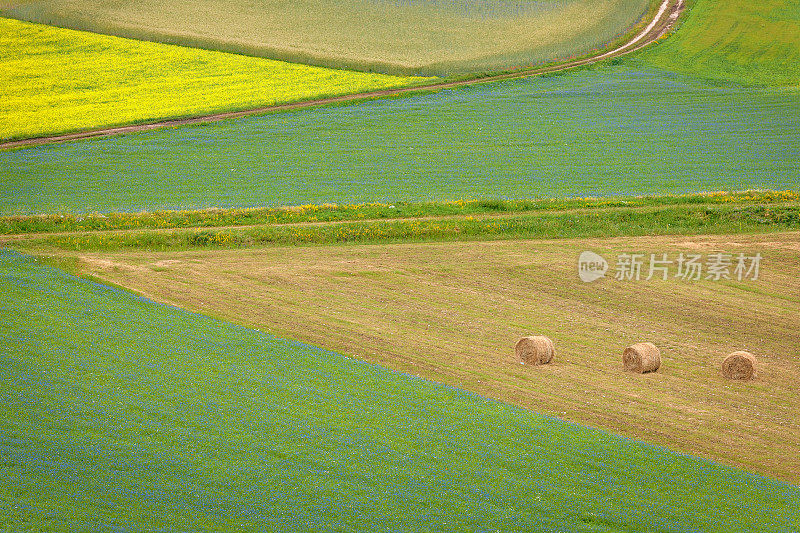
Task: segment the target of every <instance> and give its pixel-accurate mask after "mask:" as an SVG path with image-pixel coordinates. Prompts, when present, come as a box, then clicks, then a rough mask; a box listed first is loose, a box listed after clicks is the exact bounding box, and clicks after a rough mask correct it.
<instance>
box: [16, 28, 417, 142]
mask: <svg viewBox="0 0 800 533" xmlns="http://www.w3.org/2000/svg"><path fill="white" fill-rule="evenodd" d="M0 79H2V80H3V84H2V85H0V139H13V138H18V137H31V136H42V135H47V134H55V133H64V132H68V131H73V130H79V129H94V128H101V127H108V126H118V125H122V124H129V123H136V122H146V121H153V120H157V119H164V118H171V117H181V116H191V115H199V114H208V113H211V112H217V111H229V110H235V109H247V108H252V107H259V106H266V105H271V104H276V103H285V102H292V101H297V100H307V99H310V98H318V97H322V96H332V95H339V94H348V93H356V92H363V91H367V90H375V89H384V88H389V87H397V86H402V85H408V84H411V83H417V82H420V81H424V80H420V79H418V78H400V77H393V76H385V75H381V74H366V73H359V72H346V71H339V70H331V69H323V68H318V67H307V66H303V65H295V64H289V63H284V62H280V61H272V60H268V59H261V58H252V57H244V56H240V55H235V54H224V53H220V52H211V51H205V50H196V49H191V48H184V47H179V46H169V45H164V44H156V43H148V42H140V41H134V40H131V39H121V38H118V37H109V36H105V35H96V34H93V33H88V32H78V31H73V30H66V29H61V28H53V27H51V26H44V25H40V24H29V23H23V22H18V21H16V20H9V19H0Z"/></svg>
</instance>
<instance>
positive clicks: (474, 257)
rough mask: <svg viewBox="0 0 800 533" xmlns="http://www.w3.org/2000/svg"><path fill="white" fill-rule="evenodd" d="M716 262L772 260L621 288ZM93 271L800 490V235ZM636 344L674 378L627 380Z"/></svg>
mask: <svg viewBox="0 0 800 533" xmlns="http://www.w3.org/2000/svg"><path fill="white" fill-rule="evenodd" d="M583 250H593V251H595V252H597V253H600V254H602V255H603V256H604V257H606V258H607V259H608V260H609V262H610V263H611V264H612V267H611V270H610V271H609V273H608V277H607V279H605V280H601V281H597V282H594V283H591V284H587V283H584V282H582V281H581V280H580V279H579V278H578V275H577V260H578V255H579V254H580V252H581V251H583ZM714 251H720V252H725V253H731V254H738V253H740V252H744V253H745V254H747V255H753V254H755V253H760V254H761V255H762V256H763V260H762V264H761V271H760V274H759V277H758V279H757V280H752V279H744V280H743V281H741V282H739V281H735V280H734V281H727V280H720V281H714V280H701V281H686V280H680V279H674V278H670V279H668V280H666V281H663V280H657V279H652V280H650V281H645V280H644V279H642V280H640V281H635V280H625V281H620V280H616V279H613V275H614V264H615V260H616V258H617V256H618V255H619V254H623V253H645V254H650V253H656V254H659V255H660V254H662V253H667V254H668V257H669V258H670V259H673V260H674V259H676V258H677V256H678V254H679V253H681V252H683V253H685V254H689V253H698V254H701V255H702V256H703V260H707V259H708V257H709V254H711V253H712V252H714ZM648 257H649V255H648ZM79 265H80V268H81V270H82V271H83V273H85V274H89V275H92V276H95V277H97V278H99V279H101V280H104V281H107V282H111V283H115V284H119V285H122V286H124V287H128V288H130V289H132V290H134V291H136V292H138V293H140V294H143V295H146V296H148V297H150V298H152V299H154V300H157V301H162V302H166V303H169V304H173V305H177V306H181V307H184V308H187V309H189V310H192V311H197V312H200V313H203V314H209V315H211V316H215V317H218V318H221V319H224V320H229V321H232V322H236V323H239V324H243V325H247V326H251V327H256V328H259V329H261V330H262V331H269V332H271V333H274V334H276V335H279V336H286V337H290V338H296V339H300V340H302V341H304V342H308V343H311V344H314V345H318V346H321V347H324V348H328V349H331V350H335V351H338V352H341V353H344V354H346V355H349V356H351V357H355V358H359V359H364V360H368V361H371V362H374V363H377V364H380V365H383V366H386V367H389V368H392V369H395V370H398V371H402V372H408V373H411V374H415V375H419V376H422V377H424V378H427V379H431V380H435V381H440V382H444V383H446V384H449V385H452V386H455V387H459V388H463V389H466V390H469V391H472V392H475V393H477V394H480V395H484V396H488V397H492V398H497V399H500V400H503V401H506V402H509V403H512V404H515V405H519V406H523V407H526V408H530V409H532V410H534V411H538V412H542V413H546V414H552V415H556V416H559V417H561V418H564V419H566V420H570V421H573V422H576V423H580V424H586V425H589V426H594V427H599V428H604V429H607V430H609V431H612V432H615V433H619V434H622V435H625V436H628V437H631V438H635V439H641V440H644V441H647V442H650V443H655V444H659V445H663V446H666V447H668V448H670V449H672V450H677V451H681V452H685V453H690V454H694V455H699V456H702V457H706V458H709V459H712V460H716V461H720V462H723V463H726V464H729V465H734V466H738V467H741V468H744V469H746V470H749V471H751V472H756V473H760V474H763V475H767V476H770V477H775V478H779V479H781V480H784V481H788V482H790V483H798V482H799V481H800V459H798V457H800V456H799V455H798V454H797V451H798V450H799V449H800V422H798V420H797V417H796V413H797V411H798V409H799V408H800V399H799V398H798V395H797V392H796V391H797V388H796V384H797V382H798V378H800V361H799V360H798V353H800V317H798V313H797V308H798V304H800V284H798V279H800V232H787V233H777V234H776V233H771V234H762V235H757V234H756V235H737V236H724V235H722V236H693V237H682V236H663V237H651V236H648V237H624V238H613V239H570V240H541V241H532V240H524V241H502V242H480V243H476V242H470V243H459V242H455V243H422V244H396V245H380V246H377V245H340V246H310V247H269V248H259V249H237V250H205V251H180V252H163V253H158V252H145V251H134V252H130V251H129V252H106V253H101V252H97V253H84V254H82V255H81V256H80V263H79ZM646 265H647V264H646V263H645V270H646ZM672 274H674V269H673V271H672ZM642 277H643V278H644V277H646V271H645V272H643V276H642ZM609 278H610V279H609ZM526 334H544V335H548V336H550V337H551V338H553V339H554V340H555V343H556V350H557V355H556V359H555V362H554V363H553V364H552V365H548V366H544V367H531V366H522V365H520V364H519V363H517V362H516V361H515V359H514V351H513V346H514V343H515V341H516V340H517V339H518V338H519V337H520V336H522V335H526ZM637 341H651V342H654V343H655V344H656V345H658V346H659V347H660V348H661V351H662V368H661V370H659V371H658V373H654V374H647V375H634V374H629V373H625V372H623V371H622V361H621V354H622V350H623V348H624V347H625V346H626V345H628V344H630V343H633V342H637ZM739 349H744V350H749V351H752V352H753V353H755V354H756V355H757V356H758V357H759V366H758V369H757V370H758V375H757V378H756V379H755V380H754V381H751V382H731V381H727V380H725V379H723V378H722V376H721V375H720V370H719V368H720V363H721V361H722V359H723V357H724V356H725V355H726V354H727V353H729V352H732V351H734V350H739Z"/></svg>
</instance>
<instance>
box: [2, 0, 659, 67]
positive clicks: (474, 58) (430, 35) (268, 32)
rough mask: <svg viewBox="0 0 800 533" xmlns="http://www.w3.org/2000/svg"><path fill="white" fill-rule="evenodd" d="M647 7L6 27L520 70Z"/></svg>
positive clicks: (325, 59) (76, 12) (576, 5)
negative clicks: (74, 30)
mask: <svg viewBox="0 0 800 533" xmlns="http://www.w3.org/2000/svg"><path fill="white" fill-rule="evenodd" d="M653 3H654V2H650V1H649V0H602V1H598V0H539V1H506V0H483V1H477V2H475V1H468V2H444V1H433V2H431V1H424V2H422V1H419V2H418V1H392V0H343V1H342V0H340V1H337V2H331V1H325V0H302V1H294V2H281V1H277V0H260V1H258V2H249V3H242V2H236V1H234V0H223V1H220V0H166V1H163V2H158V3H153V2H149V1H147V0H134V1H128V2H122V3H120V2H111V1H108V0H89V1H87V0H80V1H77V0H40V1H35V2H29V1H25V2H16V1H13V0H12V1H9V0H6V1H5V2H3V3H2V4H0V13H4V14H5V15H6V16H10V17H13V18H20V19H23V20H31V21H35V22H43V23H48V24H55V25H59V26H67V27H72V28H77V29H88V30H92V31H98V32H100V33H113V34H117V35H122V36H126V37H133V38H143V39H148V40H158V41H163V42H169V43H179V44H184V45H189V46H198V47H201V48H210V49H216V50H223V51H232V52H237V53H244V54H250V55H260V56H265V57H270V58H274V59H284V60H290V61H294V62H301V63H311V64H318V65H323V66H332V67H338V68H342V67H344V68H353V69H357V70H376V71H380V72H389V73H395V74H425V75H431V74H433V75H442V74H450V73H454V72H475V71H486V70H497V69H502V68H509V67H517V66H520V65H524V64H530V63H541V62H544V61H549V60H554V59H560V58H564V57H570V56H574V55H580V54H582V53H586V52H588V51H591V50H593V49H595V48H599V47H602V46H604V45H605V44H606V43H607V42H608V41H611V40H613V39H615V38H617V37H618V36H619V35H620V34H622V33H624V32H625V31H626V30H628V29H629V28H630V27H631V26H633V25H634V24H635V23H636V22H638V21H639V19H640V18H641V17H642V16H643V15H644V14H645V12H646V11H647V10H648V8H649V7H650V5H651V4H653Z"/></svg>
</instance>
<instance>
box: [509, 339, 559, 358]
mask: <svg viewBox="0 0 800 533" xmlns="http://www.w3.org/2000/svg"><path fill="white" fill-rule="evenodd" d="M514 353H516V355H517V359H519V362H520V363H522V364H530V365H546V364H547V363H549V362H550V361H552V360H553V356H554V355H555V354H556V349H555V347H554V346H553V341H551V340H550V339H549V338H547V337H545V336H544V335H533V336H530V337H522V338H521V339H520V340H518V341H517V344H516V345H515V346H514Z"/></svg>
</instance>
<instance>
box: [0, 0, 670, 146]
mask: <svg viewBox="0 0 800 533" xmlns="http://www.w3.org/2000/svg"><path fill="white" fill-rule="evenodd" d="M683 9H684V0H662V3H661V5H660V7H659V9H658V11H657V12H656V15H655V17H653V20H652V21H651V22H650V24H648V25H647V27H645V29H644V30H642V31H641V32H640V33H638V34H637V35H635V36H634V37H633V38H632V39H631V40H629V41H627V42H626V43H624V44H622V45H620V46H618V47H617V48H614V49H613V50H610V51H608V52H605V53H602V54H599V55H596V56H591V57H587V58H583V59H576V60H573V61H568V62H566V63H561V64H558V65H552V66H546V67H533V68H526V69H520V70H517V71H514V72H509V73H505V74H498V75H493V76H485V77H481V78H470V79H466V80H457V81H449V82H439V83H432V84H430V85H421V86H413V87H399V88H396V89H383V90H380V91H369V92H365V93H355V94H345V95H341V96H333V97H328V98H319V99H315V100H304V101H302V102H290V103H285V104H277V105H271V106H265V107H257V108H253V109H246V110H243V111H230V112H225V113H213V114H209V115H201V116H197V117H190V118H181V119H173V120H160V121H157V122H151V123H148V124H133V125H129V126H118V127H113V128H103V129H97V130H84V131H79V132H75V133H66V134H61V135H50V136H46V137H32V138H28V139H19V140H14V141H6V142H2V143H0V150H3V149H9V148H21V147H27V146H38V145H43V144H52V143H61V142H69V141H76V140H81V139H89V138H94V137H108V136H112V135H122V134H125V133H135V132H140V131H148V130H155V129H160V128H170V127H176V126H187V125H191V124H202V123H206V122H218V121H221V120H228V119H234V118H241V117H247V116H250V115H259V114H265V113H271V112H276V111H288V110H293V109H302V108H307V107H318V106H324V105H328V104H338V103H348V102H358V101H363V100H371V99H374V98H381V97H385V96H394V95H398V94H407V93H413V92H428V91H438V90H441V89H451V88H454V87H462V86H466V85H475V84H478V83H490V82H494V81H499V80H507V79H513V78H523V77H527V76H536V75H540V74H547V73H551V72H559V71H562V70H568V69H571V68H574V67H579V66H583V65H588V64H591V63H596V62H598V61H603V60H606V59H611V58H614V57H619V56H621V55H625V54H629V53H631V52H635V51H636V50H640V49H642V48H644V47H645V46H647V45H649V44H650V43H653V42H655V41H656V40H658V39H659V38H661V37H662V36H664V35H665V34H666V33H667V32H668V31H669V30H670V29H672V27H673V26H674V24H675V21H676V20H677V19H678V16H679V15H680V13H681V12H682V11H683Z"/></svg>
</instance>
